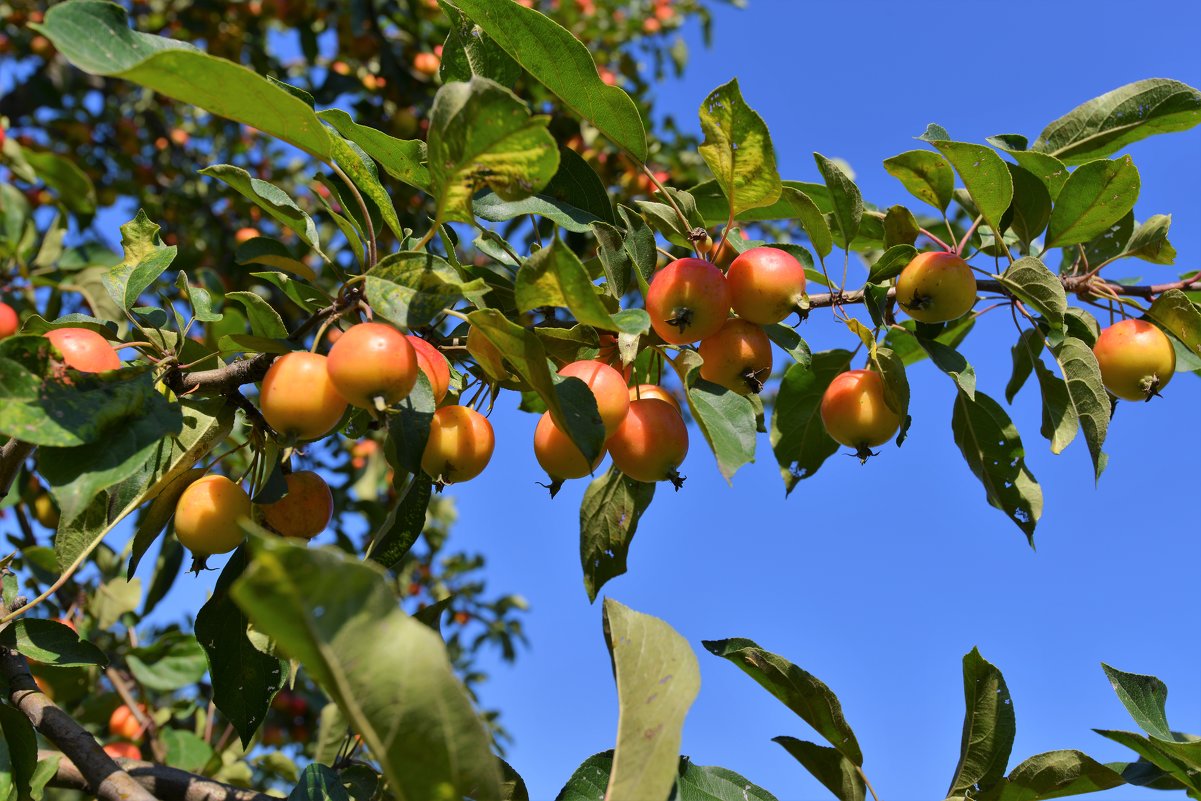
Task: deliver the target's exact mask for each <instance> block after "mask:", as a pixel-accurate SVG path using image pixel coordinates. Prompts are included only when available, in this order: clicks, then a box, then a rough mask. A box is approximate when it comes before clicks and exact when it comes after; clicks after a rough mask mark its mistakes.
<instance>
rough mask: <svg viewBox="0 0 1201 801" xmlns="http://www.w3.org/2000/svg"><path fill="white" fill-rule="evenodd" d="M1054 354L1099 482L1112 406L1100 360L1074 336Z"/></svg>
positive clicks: (1063, 343) (1066, 339) (1053, 350)
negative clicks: (1102, 375)
mask: <svg viewBox="0 0 1201 801" xmlns="http://www.w3.org/2000/svg"><path fill="white" fill-rule="evenodd" d="M1051 352H1052V353H1053V354H1054V356H1055V361H1056V363H1057V364H1058V365H1059V372H1060V373H1061V374H1062V376H1063V380H1064V385H1065V389H1066V392H1067V400H1068V402H1069V404H1070V406H1069V408H1070V410H1071V414H1072V416H1073V417H1075V418H1076V420H1078V421H1079V424H1080V428H1081V429H1083V431H1084V441H1085V443H1087V445H1088V452H1089V455H1090V456H1091V457H1092V460H1093V470H1094V473H1095V476H1096V478H1098V479H1099V478H1100V477H1101V471H1102V470H1104V469H1105V462H1106V456H1105V454H1104V453H1102V452H1101V446H1102V445H1104V444H1105V436H1106V434H1107V433H1108V431H1109V415H1110V406H1109V395H1108V393H1107V392H1106V391H1105V385H1104V384H1103V383H1102V381H1101V368H1100V366H1099V365H1098V364H1097V357H1096V356H1094V355H1093V351H1092V349H1091V348H1089V346H1088V345H1085V344H1084V343H1083V342H1081V341H1080V340H1079V339H1075V338H1073V337H1065V338H1064V340H1063V342H1062V343H1060V344H1059V345H1057V346H1056V347H1054V348H1052V349H1051ZM1073 433H1074V432H1073ZM1069 441H1070V439H1069ZM1065 445H1066V443H1065ZM1056 452H1057V453H1058V451H1056Z"/></svg>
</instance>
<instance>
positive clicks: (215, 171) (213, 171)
mask: <svg viewBox="0 0 1201 801" xmlns="http://www.w3.org/2000/svg"><path fill="white" fill-rule="evenodd" d="M83 2H91V0H83ZM325 138H326V140H327V142H328V141H329V139H330V137H329V135H328V134H325ZM327 147H328V145H327ZM199 172H200V174H201V175H207V176H210V177H212V178H216V179H217V180H219V181H222V182H224V183H226V184H228V185H229V186H230V187H232V188H233V189H234V190H236V191H237V192H238V194H240V195H242V196H243V197H245V198H246V199H247V200H249V201H251V202H252V203H254V204H255V205H256V206H258V207H259V208H261V209H262V210H263V211H265V212H267V214H269V215H270V216H271V218H272V219H274V220H275V221H276V222H278V223H279V224H280V225H282V226H284V227H285V228H287V229H289V230H291V231H293V232H294V233H295V234H296V235H297V236H299V237H300V239H301V241H302V242H304V243H305V244H306V245H308V246H309V247H311V248H312V249H313V250H315V251H317V255H319V256H321V258H322V259H325V260H326V261H329V258H328V257H327V256H326V255H325V254H324V253H322V252H321V243H320V239H319V237H318V234H317V224H316V223H314V222H313V218H312V217H310V216H309V215H308V214H306V213H305V212H304V211H303V210H302V209H301V208H300V206H297V205H296V201H295V200H293V199H292V198H291V197H289V196H288V193H287V192H285V191H284V190H282V189H280V188H279V187H278V186H276V185H275V184H272V183H268V182H267V181H264V180H261V179H259V178H255V177H253V176H252V175H251V174H250V173H248V172H246V170H244V169H242V168H241V167H235V166H233V165H232V164H214V165H212V166H211V167H205V168H204V169H202V170H200V171H199Z"/></svg>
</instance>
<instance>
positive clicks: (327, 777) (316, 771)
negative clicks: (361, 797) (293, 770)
mask: <svg viewBox="0 0 1201 801" xmlns="http://www.w3.org/2000/svg"><path fill="white" fill-rule="evenodd" d="M288 801H350V795H349V794H348V793H347V792H346V788H345V787H343V786H342V779H341V778H340V777H339V776H338V774H337V773H336V772H335V771H334V770H333V769H332V768H329V767H326V766H325V765H318V764H312V765H309V766H308V767H306V768H305V769H304V772H303V773H301V774H300V781H299V782H298V783H297V784H296V786H295V787H293V788H292V792H290V793H288Z"/></svg>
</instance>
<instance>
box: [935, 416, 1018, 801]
mask: <svg viewBox="0 0 1201 801" xmlns="http://www.w3.org/2000/svg"><path fill="white" fill-rule="evenodd" d="M979 397H984V396H983V395H981V396H979ZM963 698H964V703H965V704H966V706H967V711H966V712H965V714H964V717H963V737H962V739H961V741H960V744H959V764H958V765H957V766H956V767H955V773H954V775H953V776H952V777H951V787H950V789H948V790H947V795H955V794H957V793H959V794H964V793H967V792H969V791H973V790H979V791H983V792H987V791H988V790H989V789H990V788H991V787H993V786H994V785H996V784H999V783H1000V782H1001V781H1002V779H1003V777H1004V776H1005V767H1006V766H1007V765H1008V764H1009V752H1010V750H1011V749H1012V748H1013V737H1014V734H1015V733H1016V732H1017V723H1016V721H1015V718H1014V714H1013V703H1012V701H1011V699H1010V697H1009V688H1008V687H1006V686H1005V678H1004V677H1003V676H1002V675H1001V671H999V670H997V668H996V667H995V666H993V665H992V664H991V663H989V662H988V661H987V660H985V659H984V657H982V656H980V651H979V649H976V648H973V649H972V650H971V652H970V653H968V654H967V655H965V656H964V657H963Z"/></svg>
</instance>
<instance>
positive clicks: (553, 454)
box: [534, 412, 605, 480]
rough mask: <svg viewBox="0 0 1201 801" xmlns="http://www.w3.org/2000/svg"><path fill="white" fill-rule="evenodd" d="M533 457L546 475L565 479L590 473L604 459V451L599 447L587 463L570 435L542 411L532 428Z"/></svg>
mask: <svg viewBox="0 0 1201 801" xmlns="http://www.w3.org/2000/svg"><path fill="white" fill-rule="evenodd" d="M534 457H535V458H536V459H537V460H538V464H539V465H541V466H542V469H543V470H545V471H546V474H547V475H548V476H550V477H551V478H554V479H561V480H567V479H571V478H583V477H584V476H587V475H590V474H591V473H592V472H593V471H594V470H596V468H597V467H599V466H600V463H601V462H602V461H604V458H605V452H604V449H601V452H600V455H599V456H597V457H596V461H595V462H593V463H592V464H589V463H588V460H587V459H586V458H584V454H583V452H582V451H580V449H579V448H577V447H576V444H575V443H574V442H572V441H571V437H569V436H567V435H566V434H564V433H563V431H562V430H561V429H560V428H559V427H558V426H557V425H555V421H554V420H552V419H551V416H550V412H543V413H542V417H541V418H539V420H538V427H537V428H535V429H534Z"/></svg>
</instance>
